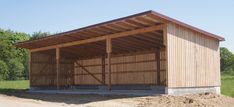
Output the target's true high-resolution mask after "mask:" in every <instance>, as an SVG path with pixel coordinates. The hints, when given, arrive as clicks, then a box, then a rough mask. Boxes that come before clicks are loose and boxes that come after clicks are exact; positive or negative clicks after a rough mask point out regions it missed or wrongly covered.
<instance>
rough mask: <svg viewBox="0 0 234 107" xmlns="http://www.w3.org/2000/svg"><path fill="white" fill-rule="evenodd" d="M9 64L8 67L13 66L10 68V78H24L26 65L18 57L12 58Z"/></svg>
mask: <svg viewBox="0 0 234 107" xmlns="http://www.w3.org/2000/svg"><path fill="white" fill-rule="evenodd" d="M8 64H9V65H8V67H9V68H11V69H10V70H9V76H8V80H19V79H23V75H22V74H23V70H24V65H23V64H22V63H21V62H19V60H16V59H12V60H10V61H9V63H8Z"/></svg>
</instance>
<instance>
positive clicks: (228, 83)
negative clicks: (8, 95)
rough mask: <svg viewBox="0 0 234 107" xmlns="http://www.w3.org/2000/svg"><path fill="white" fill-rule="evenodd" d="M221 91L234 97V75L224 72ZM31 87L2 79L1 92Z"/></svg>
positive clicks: (24, 81) (25, 82)
mask: <svg viewBox="0 0 234 107" xmlns="http://www.w3.org/2000/svg"><path fill="white" fill-rule="evenodd" d="M221 80H222V86H221V93H222V94H224V95H227V96H230V97H233V98H234V75H233V74H222V79H221ZM28 88H29V81H28V80H21V81H0V92H5V91H15V90H24V89H28Z"/></svg>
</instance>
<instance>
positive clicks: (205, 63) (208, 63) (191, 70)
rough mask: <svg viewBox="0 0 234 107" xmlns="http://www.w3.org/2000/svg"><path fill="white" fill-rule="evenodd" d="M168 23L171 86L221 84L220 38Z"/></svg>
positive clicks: (169, 80)
mask: <svg viewBox="0 0 234 107" xmlns="http://www.w3.org/2000/svg"><path fill="white" fill-rule="evenodd" d="M167 26H168V27H167V49H168V54H167V55H168V87H198V86H220V64H219V63H220V61H219V59H220V56H219V41H218V40H217V39H214V38H211V37H207V36H205V35H203V34H201V33H197V32H194V31H192V30H189V29H186V28H184V27H181V26H179V25H176V24H168V25H167Z"/></svg>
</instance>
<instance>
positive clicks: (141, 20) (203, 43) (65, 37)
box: [16, 11, 224, 94]
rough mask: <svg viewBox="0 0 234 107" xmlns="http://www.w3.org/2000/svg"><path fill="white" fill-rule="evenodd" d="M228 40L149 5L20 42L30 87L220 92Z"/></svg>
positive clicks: (174, 92) (178, 92) (175, 92)
mask: <svg viewBox="0 0 234 107" xmlns="http://www.w3.org/2000/svg"><path fill="white" fill-rule="evenodd" d="M223 40H224V38H222V37H220V36H217V35H214V34H211V33H208V32H206V31H203V30H201V29H198V28H195V27H193V26H190V25H188V24H185V23H183V22H180V21H177V20H175V19H172V18H169V17H167V16H165V15H162V14H160V13H157V12H154V11H147V12H143V13H139V14H135V15H132V16H128V17H124V18H120V19H116V20H112V21H108V22H104V23H99V24H95V25H92V26H88V27H84V28H80V29H75V30H72V31H68V32H63V33H58V34H54V35H51V36H48V37H43V38H40V39H36V40H29V41H24V42H19V43H17V44H16V46H17V47H20V48H26V49H28V50H29V53H30V54H29V55H30V58H29V59H30V60H29V64H30V69H29V70H30V87H31V88H34V87H37V88H38V87H39V88H48V87H52V88H53V87H54V88H57V89H61V88H62V89H63V88H69V87H77V88H79V87H83V88H84V87H86V88H90V87H93V88H95V87H96V88H98V87H100V86H102V87H106V89H108V90H114V89H147V90H148V89H151V90H156V91H157V89H161V88H163V93H167V94H183V93H192V92H201V91H202V92H204V91H213V92H217V93H219V87H220V56H219V42H220V41H223ZM156 91H155V92H156Z"/></svg>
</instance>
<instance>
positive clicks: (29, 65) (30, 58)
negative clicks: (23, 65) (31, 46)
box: [28, 50, 32, 87]
mask: <svg viewBox="0 0 234 107" xmlns="http://www.w3.org/2000/svg"><path fill="white" fill-rule="evenodd" d="M28 71H29V72H28V73H29V74H28V79H29V87H31V85H32V78H31V77H32V76H31V74H32V52H31V51H30V50H29V52H28Z"/></svg>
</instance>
